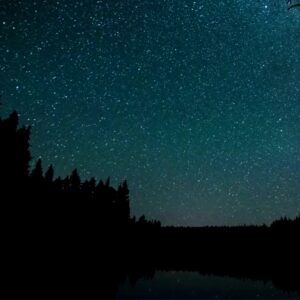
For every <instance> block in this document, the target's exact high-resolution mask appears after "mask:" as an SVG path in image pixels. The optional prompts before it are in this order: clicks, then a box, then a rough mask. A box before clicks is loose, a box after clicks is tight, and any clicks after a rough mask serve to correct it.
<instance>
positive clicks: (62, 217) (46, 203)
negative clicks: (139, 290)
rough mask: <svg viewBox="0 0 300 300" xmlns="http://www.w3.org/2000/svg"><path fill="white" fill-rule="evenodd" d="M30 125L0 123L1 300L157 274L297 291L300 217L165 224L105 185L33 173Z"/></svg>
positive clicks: (101, 287)
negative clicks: (189, 274) (257, 222)
mask: <svg viewBox="0 0 300 300" xmlns="http://www.w3.org/2000/svg"><path fill="white" fill-rule="evenodd" d="M30 133H31V128H30V127H24V126H23V127H19V118H18V114H17V112H16V111H14V112H13V113H11V114H10V116H9V117H8V118H6V119H0V141H1V147H0V165H1V169H0V197H1V200H0V220H1V221H0V222H1V223H0V226H1V227H0V231H1V248H2V250H1V283H2V284H1V289H0V297H1V298H47V297H48V298H56V297H57V298H74V297H75V298H114V297H115V295H116V293H117V290H118V286H119V284H120V283H122V282H124V281H125V279H126V278H129V281H130V282H131V284H134V283H135V282H136V281H137V280H138V279H139V278H141V277H150V278H151V277H153V276H154V274H155V271H156V270H165V271H171V270H172V271H174V270H175V271H176V270H181V271H182V270H186V271H196V272H200V273H201V274H214V275H220V276H233V277H237V278H251V279H255V280H263V281H268V280H272V282H273V284H274V285H275V286H277V287H279V288H281V289H283V290H286V291H297V292H300V279H299V278H300V276H299V266H300V264H299V253H300V251H299V250H300V249H299V245H298V244H299V243H298V239H299V231H300V216H299V217H297V218H296V219H294V220H291V219H288V218H282V219H280V220H276V221H274V222H273V223H272V224H271V225H270V226H266V225H262V226H235V227H172V226H169V227H166V226H161V224H160V222H159V221H156V220H150V221H148V220H146V218H145V216H141V217H140V218H139V219H138V220H136V218H135V217H132V216H131V214H130V201H129V188H128V185H127V182H126V181H124V182H122V183H121V184H120V185H119V186H118V188H117V189H116V188H114V187H112V186H111V184H110V178H107V179H106V180H105V181H103V180H99V182H97V181H96V179H95V178H94V177H92V178H91V179H89V180H85V181H82V180H81V178H80V176H79V172H78V170H77V169H74V170H73V171H72V173H71V174H70V175H69V176H66V177H65V178H61V177H55V172H54V168H53V166H52V165H50V166H49V167H47V169H46V171H45V172H44V170H43V166H42V160H41V159H38V160H37V162H36V164H35V166H34V167H33V168H32V169H31V170H30V162H31V160H32V157H31V153H30Z"/></svg>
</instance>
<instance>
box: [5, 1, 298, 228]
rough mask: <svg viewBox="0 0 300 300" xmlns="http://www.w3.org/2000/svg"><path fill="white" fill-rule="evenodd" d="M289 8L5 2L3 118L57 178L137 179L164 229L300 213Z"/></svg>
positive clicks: (141, 198)
mask: <svg viewBox="0 0 300 300" xmlns="http://www.w3.org/2000/svg"><path fill="white" fill-rule="evenodd" d="M285 2H286V1H285V0H282V1H281V0H275V1H274V0H269V1H268V0H256V1H245V0H243V1H240V0H225V1H203V0H202V1H200V0H199V1H197V0H194V1H189V0H139V1H137V0H136V1H134V0H127V1H124V0H101V1H96V0H93V1H92V0H87V1H83V0H82V1H68V0H59V1H49V0H48V1H42V0H36V1H32V0H19V1H11V0H0V26H1V31H0V40H1V43H0V68H1V75H0V76H1V77H0V79H1V81H0V91H1V94H2V95H3V97H2V102H3V103H4V105H3V106H2V108H1V110H2V112H1V115H2V116H3V115H7V114H8V113H9V112H10V111H11V110H12V109H16V110H17V111H18V112H19V113H20V116H21V122H22V123H23V124H28V125H29V124H31V125H33V128H32V140H31V144H32V153H33V155H34V157H35V159H37V158H38V157H42V159H43V162H44V166H45V168H46V167H47V165H48V164H50V163H53V164H54V167H55V170H56V175H61V176H65V175H67V174H68V173H70V172H71V170H72V169H73V168H74V167H78V169H79V172H80V174H81V177H82V178H83V179H85V178H89V177H91V176H96V178H97V179H100V178H104V179H105V178H106V177H107V176H109V175H110V176H111V178H112V183H113V184H114V185H117V184H118V183H119V182H120V181H121V180H123V179H125V178H126V179H127V180H128V182H129V187H130V192H131V203H132V205H131V206H132V214H134V215H137V216H139V215H141V214H145V215H146V217H147V218H157V219H159V220H161V221H162V223H163V224H174V225H221V224H222V225H223V224H225V225H232V224H243V223H247V224H248V223H263V222H266V223H269V222H270V221H271V220H273V219H274V218H278V217H280V216H283V215H287V216H290V217H293V216H295V215H296V214H298V213H299V212H300V196H299V193H300V185H299V182H300V87H299V82H300V55H299V53H300V10H297V9H294V10H290V11H287V7H286V3H285Z"/></svg>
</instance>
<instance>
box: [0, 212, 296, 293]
mask: <svg viewBox="0 0 300 300" xmlns="http://www.w3.org/2000/svg"><path fill="white" fill-rule="evenodd" d="M15 221H17V220H16V219H11V223H10V224H6V225H7V226H8V227H6V228H10V229H9V230H7V231H6V233H8V234H7V235H6V236H5V228H4V227H3V226H2V230H1V235H2V243H1V248H2V251H1V252H2V255H1V256H2V258H1V277H2V278H1V290H0V296H1V298H114V297H115V296H116V294H117V290H118V287H119V285H120V284H121V283H123V282H124V281H125V280H126V279H127V278H129V281H130V282H131V283H132V284H134V283H135V282H136V281H137V280H138V279H139V278H141V277H149V278H151V277H153V275H154V273H155V271H156V270H164V271H171V270H172V271H176V270H178V271H196V272H199V273H201V274H212V275H218V276H230V277H235V278H243V279H254V280H260V281H265V282H267V281H272V283H273V284H274V286H275V287H277V288H280V289H281V290H284V291H289V292H299V293H300V276H299V253H300V252H299V245H298V243H297V242H298V241H297V240H298V238H299V235H298V234H297V233H298V231H297V230H296V229H293V228H290V230H286V229H282V228H274V227H272V228H270V227H266V226H263V227H235V228H226V227H224V228H172V227H168V228H167V227H161V228H159V227H158V228H150V227H149V228H147V226H145V227H143V226H139V227H138V226H131V227H130V226H129V227H128V228H123V229H122V230H121V229H120V228H109V229H108V228H106V229H104V228H102V230H97V231H96V230H88V226H89V225H88V224H80V222H78V223H77V224H78V225H79V224H80V226H75V225H74V224H76V223H73V224H69V225H70V226H67V225H66V224H64V226H61V224H60V221H59V219H58V218H57V216H55V215H54V216H53V220H52V222H50V223H49V221H50V220H48V221H47V222H43V221H42V220H39V225H40V226H36V223H35V222H33V221H34V220H33V219H31V220H28V223H27V224H23V226H22V227H16V226H15V225H14V224H15V223H14V222H15ZM43 223H44V225H43ZM45 224H48V225H47V226H45ZM49 224H50V225H49ZM2 225H3V224H2ZM17 228H18V229H17Z"/></svg>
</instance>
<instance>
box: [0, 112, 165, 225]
mask: <svg viewBox="0 0 300 300" xmlns="http://www.w3.org/2000/svg"><path fill="white" fill-rule="evenodd" d="M18 123H19V118H18V114H17V112H16V111H14V112H13V113H11V115H10V116H9V117H8V118H7V119H1V118H0V140H1V147H0V165H1V169H0V192H1V202H2V203H1V204H2V207H3V206H6V208H7V207H9V206H10V205H11V204H13V203H14V204H16V203H17V202H18V205H21V207H22V209H23V210H24V209H25V210H28V211H26V213H27V214H30V213H31V211H32V209H33V208H34V209H35V210H36V209H40V212H42V215H43V217H42V218H41V219H43V218H45V217H46V215H49V214H50V215H52V217H53V214H55V215H56V216H57V217H58V216H59V215H60V214H62V216H61V217H63V218H65V219H72V218H73V219H74V220H72V221H74V222H80V223H85V224H87V223H91V222H93V223H94V224H93V225H99V226H110V227H111V226H114V227H122V228H124V226H125V227H128V226H130V225H137V226H142V227H144V226H150V227H151V226H160V223H159V222H158V221H147V220H146V218H145V216H142V217H140V218H139V219H138V221H136V219H135V217H133V218H131V216H130V203H129V189H128V185H127V182H126V180H125V181H124V182H122V183H121V184H120V185H119V186H118V188H117V189H115V188H114V187H112V186H111V185H110V178H107V180H106V181H103V180H99V181H98V182H97V181H96V179H95V178H94V177H92V178H91V179H90V180H85V181H82V180H81V178H80V176H79V173H78V171H77V169H74V170H73V171H72V173H71V174H70V175H69V176H66V177H65V178H61V177H57V178H55V177H54V168H53V166H52V165H50V166H49V167H48V168H47V170H46V171H45V172H43V166H42V160H41V159H38V161H37V162H36V165H35V167H34V168H33V169H32V170H31V171H30V161H31V159H32V157H31V154H30V150H29V148H30V132H31V128H30V127H24V126H23V127H21V128H19V126H18ZM25 203H26V205H22V204H25ZM30 204H32V205H33V204H34V207H33V206H31V205H30ZM14 209H17V207H16V206H15V207H14ZM23 213H25V211H23ZM35 216H36V214H35Z"/></svg>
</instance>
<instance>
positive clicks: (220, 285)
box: [117, 272, 300, 299]
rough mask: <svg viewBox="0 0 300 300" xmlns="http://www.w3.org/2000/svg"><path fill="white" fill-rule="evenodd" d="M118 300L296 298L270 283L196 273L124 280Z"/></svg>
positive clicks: (157, 273) (297, 297) (299, 296)
mask: <svg viewBox="0 0 300 300" xmlns="http://www.w3.org/2000/svg"><path fill="white" fill-rule="evenodd" d="M117 298H118V299H128V298H130V299H300V295H299V294H297V293H287V292H284V291H282V290H280V289H278V288H275V287H274V286H273V285H272V283H271V282H265V283H264V282H261V281H252V280H248V279H245V280H241V279H235V278H229V277H217V276H204V275H200V274H199V273H197V272H156V273H155V276H154V278H153V279H144V278H143V279H139V280H138V281H137V282H136V283H135V285H134V286H132V285H130V283H129V281H128V280H127V281H126V282H125V283H123V284H122V285H121V286H120V287H119V290H118V293H117Z"/></svg>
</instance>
